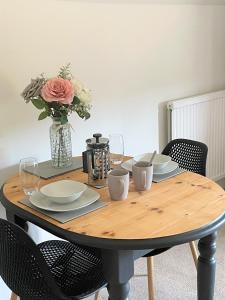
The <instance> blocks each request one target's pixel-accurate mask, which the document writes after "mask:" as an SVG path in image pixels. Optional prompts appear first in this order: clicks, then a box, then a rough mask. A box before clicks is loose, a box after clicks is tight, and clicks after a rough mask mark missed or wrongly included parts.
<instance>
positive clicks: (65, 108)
mask: <svg viewBox="0 0 225 300" xmlns="http://www.w3.org/2000/svg"><path fill="white" fill-rule="evenodd" d="M58 77H60V78H62V79H65V80H71V79H72V78H73V76H72V75H71V72H70V64H67V65H65V66H63V67H61V68H60V71H59V74H58ZM49 80H50V79H45V78H44V75H43V74H42V76H41V77H37V78H36V79H31V82H30V84H29V85H28V86H27V87H26V88H25V89H24V91H23V92H22V94H21V96H22V97H23V98H24V100H25V102H26V103H29V102H32V104H33V105H34V106H35V107H36V108H37V109H38V110H42V112H41V113H40V114H39V117H38V120H43V119H45V118H47V117H52V118H58V119H59V120H60V122H61V124H65V123H67V122H68V116H69V115H71V114H72V113H73V112H76V113H77V114H78V116H79V117H80V118H82V119H84V120H87V119H89V118H90V109H91V105H90V104H89V103H88V100H89V99H90V93H89V90H88V89H86V88H85V87H83V85H82V83H81V82H77V83H75V82H73V83H72V84H73V85H74V91H75V95H74V97H73V101H72V103H70V104H63V103H62V99H60V100H58V99H57V98H56V99H54V100H55V101H52V102H49V101H46V100H45V99H44V98H43V96H42V89H43V87H44V85H45V84H46V83H47V82H48V81H49ZM76 84H77V86H76Z"/></svg>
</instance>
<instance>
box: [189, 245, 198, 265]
mask: <svg viewBox="0 0 225 300" xmlns="http://www.w3.org/2000/svg"><path fill="white" fill-rule="evenodd" d="M189 245H190V248H191V253H192V256H193V259H194V262H195V266H196V268H197V263H198V251H197V247H196V245H195V242H190V243H189Z"/></svg>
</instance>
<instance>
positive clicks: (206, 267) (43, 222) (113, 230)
mask: <svg viewBox="0 0 225 300" xmlns="http://www.w3.org/2000/svg"><path fill="white" fill-rule="evenodd" d="M65 178H67V179H75V180H78V181H81V182H86V181H87V174H85V173H83V172H82V171H81V170H78V171H73V172H70V173H67V174H64V175H62V176H57V177H55V178H53V179H50V180H43V181H42V183H41V184H42V185H44V184H47V183H49V182H52V181H56V180H60V179H65ZM97 191H98V192H99V193H100V194H101V197H102V199H103V200H104V201H105V202H107V203H108V205H107V206H106V207H104V208H101V209H99V210H96V211H95V212H92V213H89V214H87V215H85V216H82V217H79V218H77V219H74V220H72V221H70V222H68V223H65V224H61V223H58V222H57V221H54V220H53V219H51V218H49V217H47V216H45V215H43V214H42V213H40V212H37V211H35V210H33V209H31V208H29V207H26V206H25V205H23V204H20V203H19V202H18V201H19V200H21V199H22V198H24V194H23V192H22V190H21V187H20V184H19V177H18V175H16V176H14V177H12V178H10V179H9V180H8V181H7V182H6V183H5V184H4V186H3V188H2V197H1V198H2V200H1V201H2V203H3V205H4V206H5V208H6V212H7V218H8V219H9V220H11V221H13V222H15V223H17V224H19V225H20V226H23V225H24V224H25V222H26V221H30V222H32V223H34V224H36V225H38V226H40V227H42V228H43V229H45V230H47V231H49V232H51V233H53V234H55V235H57V236H59V237H61V238H63V239H66V240H68V241H70V242H74V243H80V244H83V245H89V246H93V247H98V248H101V249H102V259H103V267H104V274H105V277H106V279H107V281H108V282H109V287H108V291H109V295H110V300H127V299H128V294H129V279H130V278H131V277H132V276H133V274H134V260H135V259H136V258H138V257H140V256H142V255H143V254H145V253H147V252H149V250H146V249H159V248H164V247H172V246H174V245H178V244H183V243H186V242H189V241H192V240H197V239H200V241H199V251H200V256H199V259H198V276H197V281H198V299H199V300H212V299H213V293H214V279H215V259H214V254H215V251H216V231H217V229H218V228H219V227H220V226H221V225H222V224H223V223H224V221H225V214H224V212H225V192H224V190H223V189H222V188H221V187H220V186H218V185H217V184H216V183H214V182H213V181H211V180H209V179H207V178H206V177H203V176H200V175H198V174H195V173H191V172H185V173H183V174H180V175H178V176H176V177H173V178H170V179H168V180H166V181H163V182H161V183H157V184H153V185H152V188H151V190H150V191H145V192H137V191H135V189H134V186H133V183H132V182H131V184H130V189H129V197H128V199H127V200H124V201H110V198H109V195H108V189H107V188H105V189H100V190H97Z"/></svg>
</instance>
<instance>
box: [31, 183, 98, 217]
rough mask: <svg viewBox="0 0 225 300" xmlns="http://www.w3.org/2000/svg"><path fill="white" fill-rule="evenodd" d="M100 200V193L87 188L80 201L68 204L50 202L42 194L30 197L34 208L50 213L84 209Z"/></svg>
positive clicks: (34, 194) (38, 193)
mask: <svg viewBox="0 0 225 300" xmlns="http://www.w3.org/2000/svg"><path fill="white" fill-rule="evenodd" d="M99 198H100V195H99V193H97V192H96V191H94V190H92V189H90V188H87V189H86V191H85V192H84V193H83V194H82V195H81V197H80V198H79V199H77V200H76V201H74V202H71V203H67V204H58V203H54V202H52V201H51V200H49V199H48V198H47V197H45V196H44V195H43V194H41V193H40V192H35V193H33V194H32V195H31V196H30V199H29V200H30V202H31V204H33V205H34V206H36V207H38V208H41V209H45V210H49V211H57V212H63V211H70V210H76V209H80V208H83V207H86V206H88V205H90V204H92V203H94V202H95V201H97V200H98V199H99Z"/></svg>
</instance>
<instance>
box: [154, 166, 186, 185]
mask: <svg viewBox="0 0 225 300" xmlns="http://www.w3.org/2000/svg"><path fill="white" fill-rule="evenodd" d="M183 172H186V170H184V169H182V168H179V167H178V168H176V169H175V170H174V171H172V172H170V173H166V174H162V175H153V179H152V181H153V182H160V181H163V180H166V179H168V178H171V177H174V176H176V175H178V174H181V173H183Z"/></svg>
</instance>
